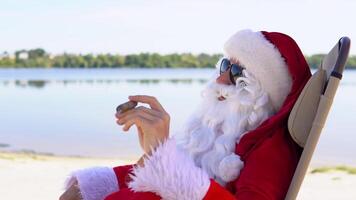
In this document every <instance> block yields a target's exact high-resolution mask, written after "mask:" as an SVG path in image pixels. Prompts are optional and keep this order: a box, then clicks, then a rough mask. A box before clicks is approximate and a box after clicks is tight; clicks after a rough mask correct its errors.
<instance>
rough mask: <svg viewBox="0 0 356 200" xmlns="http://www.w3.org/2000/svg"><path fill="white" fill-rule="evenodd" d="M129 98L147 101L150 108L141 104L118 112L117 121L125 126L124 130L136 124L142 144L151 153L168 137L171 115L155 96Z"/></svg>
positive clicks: (142, 101)
mask: <svg viewBox="0 0 356 200" xmlns="http://www.w3.org/2000/svg"><path fill="white" fill-rule="evenodd" d="M129 100H131V101H136V102H141V103H146V104H148V105H150V109H149V108H146V107H143V106H139V107H137V108H134V109H132V110H129V111H127V112H124V113H121V114H118V113H116V115H115V116H116V118H117V120H116V122H117V123H118V124H119V125H123V126H124V127H123V131H128V130H129V129H130V128H131V126H132V125H136V127H137V131H138V135H139V140H140V145H141V147H142V149H143V150H144V152H145V153H146V154H150V152H151V148H153V149H154V148H156V147H157V146H158V144H159V142H163V141H164V140H165V139H167V138H168V135H169V123H170V117H169V115H168V113H167V112H166V111H165V110H164V109H163V107H162V105H161V104H160V103H159V102H158V101H157V99H156V98H155V97H152V96H146V95H136V96H129Z"/></svg>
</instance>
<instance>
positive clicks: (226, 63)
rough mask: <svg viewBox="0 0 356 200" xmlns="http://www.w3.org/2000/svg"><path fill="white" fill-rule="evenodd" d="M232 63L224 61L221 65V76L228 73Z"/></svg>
mask: <svg viewBox="0 0 356 200" xmlns="http://www.w3.org/2000/svg"><path fill="white" fill-rule="evenodd" d="M229 66H230V61H229V60H228V59H225V58H224V59H223V60H222V61H221V65H220V74H221V73H224V72H226V71H227V70H228V69H229Z"/></svg>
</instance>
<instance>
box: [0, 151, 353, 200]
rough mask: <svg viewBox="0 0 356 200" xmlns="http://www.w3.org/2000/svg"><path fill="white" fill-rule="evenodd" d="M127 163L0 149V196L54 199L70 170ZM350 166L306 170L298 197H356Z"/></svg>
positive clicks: (17, 198)
mask: <svg viewBox="0 0 356 200" xmlns="http://www.w3.org/2000/svg"><path fill="white" fill-rule="evenodd" d="M127 163H132V161H128V160H126V161H125V160H119V159H118V160H115V159H99V158H80V157H60V156H49V155H37V154H29V153H6V152H0V199H4V200H5V199H6V200H22V199H36V200H49V199H58V197H59V195H60V194H61V192H62V189H63V182H64V180H65V178H66V177H67V175H68V174H69V173H70V172H71V171H73V170H76V169H81V168H85V167H92V166H115V165H122V164H127ZM354 169H355V168H351V167H349V168H345V169H344V168H340V167H339V168H337V169H335V168H318V169H310V171H309V173H308V174H307V176H306V178H305V181H304V183H303V185H302V188H301V191H300V193H299V196H298V199H303V200H308V199H311V200H316V199H338V200H339V199H356V190H355V186H356V173H355V171H353V170H354ZM312 172H313V173H312Z"/></svg>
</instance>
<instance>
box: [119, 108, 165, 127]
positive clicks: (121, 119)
mask: <svg viewBox="0 0 356 200" xmlns="http://www.w3.org/2000/svg"><path fill="white" fill-rule="evenodd" d="M138 116H142V117H144V118H146V119H149V120H152V121H154V120H156V119H157V118H161V117H159V116H156V115H153V114H152V113H150V112H145V111H143V110H141V109H135V110H131V111H130V112H128V113H125V114H123V115H119V118H118V122H119V123H121V124H123V123H125V122H126V121H127V120H129V119H131V118H134V117H138Z"/></svg>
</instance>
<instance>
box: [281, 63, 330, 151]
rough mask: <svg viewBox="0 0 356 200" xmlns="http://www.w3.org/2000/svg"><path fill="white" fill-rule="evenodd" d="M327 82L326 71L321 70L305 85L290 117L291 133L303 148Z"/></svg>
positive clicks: (289, 126)
mask: <svg viewBox="0 0 356 200" xmlns="http://www.w3.org/2000/svg"><path fill="white" fill-rule="evenodd" d="M325 82H326V71H325V70H323V69H319V70H318V71H317V72H315V73H314V74H313V76H312V77H311V78H310V79H309V81H308V83H307V84H306V85H305V87H304V89H303V91H302V93H301V94H300V96H299V98H298V100H297V102H296V103H295V105H294V107H293V109H292V111H291V114H290V116H289V119H288V129H289V132H290V134H291V136H292V138H293V140H294V141H295V142H296V143H297V144H298V145H299V146H301V147H304V145H305V142H306V141H307V139H308V135H309V132H310V129H311V127H312V124H313V121H314V117H315V115H316V112H317V109H318V105H319V101H320V96H321V94H322V91H323V89H324V86H325Z"/></svg>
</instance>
